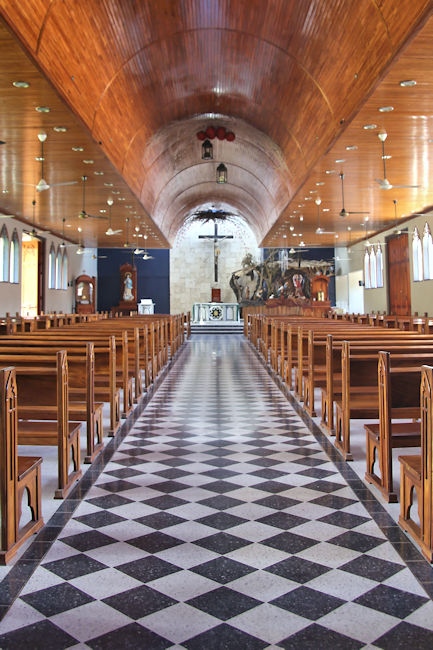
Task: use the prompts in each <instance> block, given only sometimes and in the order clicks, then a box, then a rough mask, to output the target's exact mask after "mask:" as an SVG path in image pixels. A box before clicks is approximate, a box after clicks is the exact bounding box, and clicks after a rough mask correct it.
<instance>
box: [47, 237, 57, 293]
mask: <svg viewBox="0 0 433 650" xmlns="http://www.w3.org/2000/svg"><path fill="white" fill-rule="evenodd" d="M55 288H56V251H55V250H54V244H51V248H50V254H49V255H48V289H55Z"/></svg>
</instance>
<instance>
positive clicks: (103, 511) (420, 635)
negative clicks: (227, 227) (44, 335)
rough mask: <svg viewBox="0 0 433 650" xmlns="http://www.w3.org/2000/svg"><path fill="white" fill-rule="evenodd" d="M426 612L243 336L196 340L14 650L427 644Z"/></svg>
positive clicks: (64, 552) (90, 511) (96, 494)
mask: <svg viewBox="0 0 433 650" xmlns="http://www.w3.org/2000/svg"><path fill="white" fill-rule="evenodd" d="M432 620H433V610H432V603H431V601H430V599H429V598H428V597H427V596H426V593H425V592H424V591H423V589H422V588H421V586H420V585H419V584H418V582H417V581H416V580H415V578H414V577H413V575H412V573H411V572H410V571H409V569H408V568H407V567H406V565H405V563H404V562H403V561H402V559H401V558H400V557H399V555H398V554H397V552H396V551H395V550H394V548H393V547H392V545H391V544H390V543H389V542H388V541H386V538H385V537H384V535H383V534H382V532H381V531H380V529H379V528H378V527H377V525H376V524H375V523H374V521H372V519H371V518H370V516H369V515H368V513H367V511H366V510H365V509H364V508H363V506H362V505H361V504H360V503H359V502H358V500H357V498H356V496H355V495H354V493H353V492H352V491H351V489H350V488H349V487H348V486H347V484H346V483H345V481H344V479H343V478H342V476H341V475H340V474H339V473H338V472H337V471H336V469H335V466H334V465H333V464H332V463H331V462H330V461H329V459H328V458H327V456H326V454H325V453H324V451H323V450H322V448H321V446H320V445H319V444H318V442H316V439H315V438H314V436H313V435H312V434H311V433H309V431H308V430H307V429H306V428H305V425H304V424H303V422H302V421H301V420H300V418H299V417H298V416H297V415H296V414H295V412H294V411H293V410H292V409H291V407H290V406H289V404H288V402H287V401H286V399H285V398H284V396H283V395H282V394H281V392H280V391H279V390H278V388H277V387H276V386H275V384H274V383H273V381H272V379H271V378H270V377H269V376H268V374H267V373H266V371H265V370H264V369H263V367H262V366H261V364H260V362H259V361H258V359H257V358H256V356H255V354H254V353H253V352H252V351H251V349H250V348H249V346H248V344H247V343H246V342H245V341H244V340H243V338H242V337H240V336H236V335H235V336H227V337H224V336H201V335H200V336H196V337H193V338H192V340H191V341H190V342H189V343H188V344H187V345H186V348H185V349H184V351H183V352H182V354H181V355H180V357H179V359H178V361H177V362H176V364H175V365H174V366H173V368H172V370H171V371H170V372H169V374H168V376H167V377H166V379H165V380H164V381H163V383H162V384H161V387H160V388H159V389H158V391H157V392H156V393H155V396H154V397H153V399H152V400H151V401H150V402H149V404H148V406H147V407H146V409H145V410H144V411H143V413H142V415H141V417H140V418H139V419H138V420H137V422H136V424H135V426H134V428H133V429H131V431H130V433H129V434H128V435H127V436H126V438H125V440H124V442H123V443H122V444H121V446H120V447H119V449H118V450H117V451H116V452H115V454H114V456H113V458H112V460H111V461H110V462H109V463H108V464H107V466H106V467H105V470H104V472H103V473H102V474H101V475H100V477H99V479H98V481H97V483H96V484H95V485H94V486H93V487H92V488H91V489H90V491H89V493H88V494H87V496H86V499H85V500H84V501H83V502H82V503H81V504H80V505H79V507H78V508H77V510H76V512H75V513H74V516H73V518H72V519H71V520H70V521H69V522H68V523H67V525H66V526H65V528H64V529H63V531H62V532H61V534H60V538H59V540H58V541H56V542H55V543H54V545H53V546H52V548H51V549H50V551H49V552H48V554H47V556H46V557H45V558H44V560H43V561H42V564H41V566H40V567H39V568H38V569H37V570H36V571H35V573H34V574H33V576H32V578H31V579H30V580H29V582H28V583H27V585H26V586H25V588H24V590H23V592H22V593H21V595H20V597H19V598H18V599H17V600H16V602H15V604H14V605H13V607H12V609H11V611H10V612H9V613H8V614H7V616H6V617H5V619H4V620H3V622H2V623H1V626H0V647H1V648H2V649H3V650H5V649H6V648H20V649H22V648H30V647H31V648H38V647H41V648H42V647H43V648H45V649H47V648H55V649H56V650H59V649H60V648H67V647H80V648H87V647H89V648H113V649H116V650H117V649H119V648H146V649H149V650H150V649H151V650H154V649H158V648H187V649H190V648H191V649H197V650H199V649H200V650H202V649H203V648H206V649H209V650H212V649H217V648H221V649H222V648H224V649H231V648H233V649H236V650H249V649H255V648H275V647H281V648H296V649H298V648H313V647H320V648H325V649H326V648H333V649H335V648H344V650H350V649H352V648H362V647H364V646H367V645H368V646H369V647H371V646H372V645H374V647H378V648H398V647H409V645H410V646H412V647H417V648H427V647H430V648H431V647H433V632H432V631H429V630H427V629H422V626H423V625H429V627H431V628H432V627H433V625H432Z"/></svg>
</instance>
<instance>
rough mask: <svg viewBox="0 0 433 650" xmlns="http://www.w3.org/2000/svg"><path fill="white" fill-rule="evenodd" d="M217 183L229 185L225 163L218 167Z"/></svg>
mask: <svg viewBox="0 0 433 650" xmlns="http://www.w3.org/2000/svg"><path fill="white" fill-rule="evenodd" d="M216 182H217V183H227V167H226V166H225V165H224V163H221V164H219V165H218V167H217V170H216Z"/></svg>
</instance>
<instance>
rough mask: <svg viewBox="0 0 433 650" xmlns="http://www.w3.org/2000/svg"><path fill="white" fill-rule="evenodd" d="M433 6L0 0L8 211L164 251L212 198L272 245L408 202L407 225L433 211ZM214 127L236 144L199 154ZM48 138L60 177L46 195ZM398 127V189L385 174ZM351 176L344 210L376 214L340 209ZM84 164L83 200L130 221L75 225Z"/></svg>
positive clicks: (341, 236)
mask: <svg viewBox="0 0 433 650" xmlns="http://www.w3.org/2000/svg"><path fill="white" fill-rule="evenodd" d="M432 10H433V2H432V0H357V1H356V2H354V1H353V0H303V1H302V2H299V0H265V1H263V0H261V1H259V0H236V1H234V0H208V1H205V0H146V1H145V0H21V1H20V2H16V0H0V15H1V16H2V19H3V22H2V23H1V24H0V99H1V102H2V109H1V113H0V140H2V141H3V142H4V144H2V145H0V159H1V178H0V192H1V193H0V213H3V214H14V215H16V216H17V217H18V218H20V219H23V220H25V221H28V222H32V221H33V219H34V221H35V223H36V224H37V225H38V226H42V227H45V228H47V229H49V230H51V231H53V232H54V231H55V232H58V233H61V231H62V226H63V223H64V226H65V231H66V235H67V236H68V238H69V239H71V240H72V241H82V242H83V243H84V244H85V245H97V246H122V245H123V244H124V243H125V242H126V241H127V240H128V243H132V242H135V241H136V240H134V239H133V235H136V234H140V235H142V234H145V235H147V236H148V239H147V240H146V244H147V245H148V246H149V247H155V248H156V247H163V248H164V247H169V246H170V245H171V244H172V243H173V242H174V239H175V237H176V233H177V231H178V230H179V228H180V227H181V226H182V224H183V223H184V222H185V219H187V218H188V216H190V215H191V213H192V212H194V211H195V210H197V209H198V208H201V207H202V206H209V205H215V206H217V207H218V206H224V207H225V208H229V209H231V211H233V212H235V213H236V214H239V215H241V216H242V217H243V218H245V219H246V221H247V222H248V223H249V224H250V226H251V227H252V229H253V231H254V232H255V234H256V237H257V241H258V242H259V244H260V245H263V246H284V245H296V244H299V243H300V241H301V239H302V240H303V241H305V243H306V244H310V245H334V243H336V242H338V243H339V244H344V243H347V242H348V241H354V240H356V239H359V238H361V237H362V236H364V235H365V234H366V233H370V234H371V233H372V232H376V231H379V230H381V229H383V228H385V227H387V226H388V227H389V226H390V225H393V224H394V219H395V210H394V201H395V200H397V206H398V213H397V216H398V218H399V219H401V218H403V216H404V215H407V214H411V213H413V212H417V213H418V212H424V211H427V210H428V209H429V207H430V206H431V205H432V204H433V189H431V187H430V178H429V177H430V169H431V168H432V167H433V126H432V120H433V92H432V90H433V88H432V84H433V81H432V80H433V18H432V17H431V15H432ZM22 81H24V82H27V83H28V84H29V86H28V87H26V88H23V87H18V88H17V87H16V86H14V85H13V83H14V82H22ZM402 81H403V82H409V81H410V82H416V83H411V84H403V85H401V82H402ZM41 106H42V107H44V106H45V107H48V108H50V112H48V113H43V112H42V113H41V112H38V111H36V110H35V109H36V108H37V107H41ZM384 107H388V108H389V107H392V108H393V110H389V111H385V112H383V111H381V110H380V109H383V108H384ZM210 125H213V126H224V127H225V128H226V129H227V130H230V131H232V132H233V133H235V135H236V139H235V140H234V141H233V142H228V141H227V140H222V141H220V140H218V139H214V140H213V141H212V143H213V160H212V161H203V160H202V159H201V142H199V141H198V140H197V137H196V134H197V132H198V131H200V130H202V129H205V128H206V127H207V126H210ZM367 125H369V126H370V127H371V128H368V129H366V128H365V127H366V126H367ZM59 127H60V130H59ZM63 127H64V128H66V129H67V130H66V131H65V130H62V129H63ZM41 132H44V133H46V134H47V138H46V141H45V142H44V177H46V178H45V180H47V182H48V183H49V184H50V186H51V187H50V189H49V190H46V191H43V192H36V191H35V187H34V185H35V184H36V183H38V181H39V179H40V177H41V163H40V161H39V162H38V161H37V160H35V158H37V157H38V156H40V147H41V145H40V142H39V140H38V133H41ZM385 132H386V133H387V139H386V141H385V147H386V155H387V156H388V157H387V159H386V165H387V170H386V171H387V174H386V177H387V178H388V179H389V180H390V182H391V183H392V184H393V187H392V189H382V188H381V187H380V185H379V184H378V183H377V182H376V180H375V179H383V161H382V150H381V146H382V145H381V142H380V140H379V138H378V134H379V133H385ZM92 161H93V162H92ZM221 162H224V164H225V165H226V166H227V169H228V182H227V184H223V185H220V184H217V183H216V182H215V174H216V167H217V165H218V164H219V163H221ZM340 173H344V183H345V187H344V189H345V208H346V210H348V211H351V210H352V211H356V212H368V213H369V214H368V215H367V216H368V222H364V221H363V220H364V215H358V214H349V215H348V216H346V217H345V218H341V217H340V216H339V213H340V211H341V208H342V196H341V180H340ZM83 175H85V176H87V178H88V180H87V181H86V205H85V209H86V212H88V213H89V214H92V215H95V216H100V217H101V216H102V217H106V216H107V215H108V211H109V209H111V212H112V228H113V229H115V230H121V231H122V232H119V233H118V234H117V235H114V236H107V235H106V234H105V232H106V230H107V224H108V222H107V220H106V219H94V218H87V219H79V217H78V214H79V212H80V210H81V208H82V182H81V180H80V179H81V177H82V176H83ZM72 181H77V182H76V184H73V185H57V184H59V183H66V182H72ZM398 185H419V186H420V187H418V188H407V187H401V188H399V187H395V186H398ZM34 199H35V200H36V206H33V205H32V201H33V200H34ZM107 199H112V200H113V205H112V207H111V208H109V206H108V205H107ZM316 199H320V205H319V206H318V205H317V204H316V203H315V200H316ZM104 210H105V212H104ZM319 218H320V225H321V227H322V228H323V230H325V233H324V234H320V233H319V234H318V233H316V229H317V225H318V219H319ZM63 219H64V220H65V221H64V222H63ZM126 219H128V221H126ZM361 223H364V225H361ZM78 227H80V228H81V229H82V232H81V233H79V232H78ZM136 228H137V229H139V230H136ZM348 228H349V229H348ZM337 236H338V237H337ZM143 241H144V240H140V244H142V242H143Z"/></svg>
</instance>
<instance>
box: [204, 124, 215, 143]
mask: <svg viewBox="0 0 433 650" xmlns="http://www.w3.org/2000/svg"><path fill="white" fill-rule="evenodd" d="M206 135H207V137H208V138H210V139H211V140H213V139H214V137H215V135H216V130H215V127H214V126H208V127H207V129H206Z"/></svg>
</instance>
